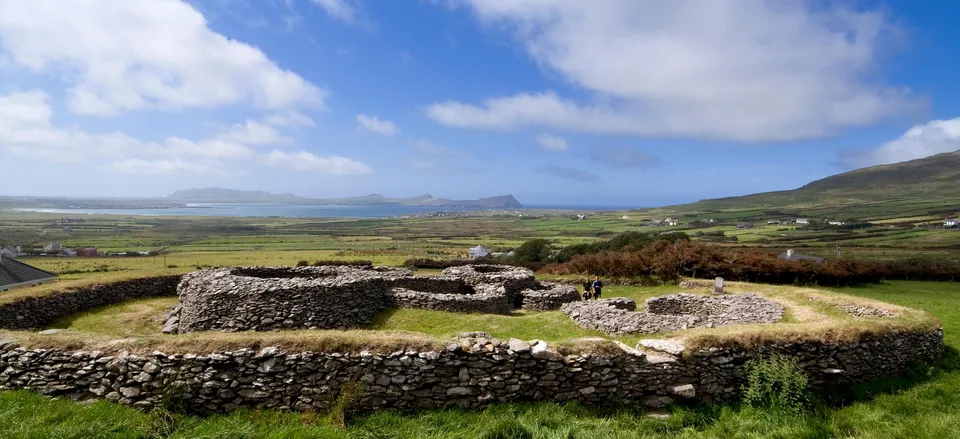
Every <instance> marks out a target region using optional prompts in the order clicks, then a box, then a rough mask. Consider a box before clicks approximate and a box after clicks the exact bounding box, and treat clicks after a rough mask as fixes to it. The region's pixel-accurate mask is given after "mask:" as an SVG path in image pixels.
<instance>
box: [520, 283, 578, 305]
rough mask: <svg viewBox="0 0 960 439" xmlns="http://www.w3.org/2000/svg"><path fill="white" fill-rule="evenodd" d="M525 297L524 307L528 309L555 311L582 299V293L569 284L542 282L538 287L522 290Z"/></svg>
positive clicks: (521, 293)
mask: <svg viewBox="0 0 960 439" xmlns="http://www.w3.org/2000/svg"><path fill="white" fill-rule="evenodd" d="M520 295H521V296H522V297H523V309H525V310H528V311H554V310H558V309H560V307H561V306H563V304H565V303H570V302H576V301H578V300H580V293H578V292H577V289H576V288H574V287H572V286H569V285H561V284H540V286H539V288H537V289H529V288H528V289H525V290H523V291H521V292H520Z"/></svg>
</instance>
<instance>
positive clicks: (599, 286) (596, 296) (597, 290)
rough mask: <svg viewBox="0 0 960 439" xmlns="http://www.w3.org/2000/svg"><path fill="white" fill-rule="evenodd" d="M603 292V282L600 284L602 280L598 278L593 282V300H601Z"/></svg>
mask: <svg viewBox="0 0 960 439" xmlns="http://www.w3.org/2000/svg"><path fill="white" fill-rule="evenodd" d="M601 290H603V282H600V278H599V277H598V278H597V280H595V281H593V298H594V299H599V298H600V293H601V292H602V291H601Z"/></svg>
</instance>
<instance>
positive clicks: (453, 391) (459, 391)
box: [447, 387, 474, 396]
mask: <svg viewBox="0 0 960 439" xmlns="http://www.w3.org/2000/svg"><path fill="white" fill-rule="evenodd" d="M473 393H474V392H473V389H471V388H469V387H451V388H449V389H447V396H467V395H472V394H473Z"/></svg>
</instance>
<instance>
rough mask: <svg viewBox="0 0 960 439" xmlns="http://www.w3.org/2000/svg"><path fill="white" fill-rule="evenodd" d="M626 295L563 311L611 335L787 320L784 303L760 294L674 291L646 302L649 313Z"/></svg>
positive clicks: (567, 307) (577, 321)
mask: <svg viewBox="0 0 960 439" xmlns="http://www.w3.org/2000/svg"><path fill="white" fill-rule="evenodd" d="M631 307H632V308H634V309H635V307H636V305H635V304H634V303H633V301H629V302H626V301H623V298H615V299H605V300H589V301H585V302H576V303H568V304H566V305H563V307H561V310H562V311H563V312H565V313H567V315H569V316H570V318H571V319H573V321H574V322H576V323H577V324H578V325H580V326H581V327H584V328H588V329H594V330H597V331H601V332H605V333H608V334H651V333H654V332H663V331H677V330H682V329H688V328H693V327H707V328H712V327H714V326H723V325H734V324H746V323H774V322H778V321H780V320H782V319H783V313H784V308H783V306H782V305H780V304H778V303H776V302H773V301H771V300H767V299H765V298H763V297H761V296H759V295H756V294H752V293H747V294H738V295H729V296H702V295H697V294H672V295H666V296H660V297H652V298H650V299H647V301H646V311H645V312H635V311H632V310H631V309H630V308H631Z"/></svg>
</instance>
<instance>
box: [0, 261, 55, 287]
mask: <svg viewBox="0 0 960 439" xmlns="http://www.w3.org/2000/svg"><path fill="white" fill-rule="evenodd" d="M56 280H57V275H56V274H53V273H51V272H49V271H44V270H41V269H39V268H37V267H34V266H31V265H27V264H25V263H23V262H20V261H18V260H16V259H13V258H8V257H7V256H6V255H0V291H7V290H10V289H13V288H19V287H35V286H37V285H42V284H45V283H50V282H55V281H56Z"/></svg>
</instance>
